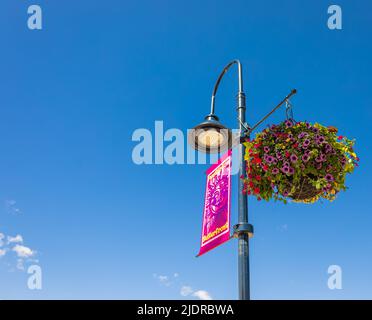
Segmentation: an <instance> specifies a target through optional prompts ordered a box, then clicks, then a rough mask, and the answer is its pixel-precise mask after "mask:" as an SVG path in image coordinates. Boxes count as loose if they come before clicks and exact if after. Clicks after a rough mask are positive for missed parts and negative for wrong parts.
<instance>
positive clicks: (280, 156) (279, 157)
mask: <svg viewBox="0 0 372 320" xmlns="http://www.w3.org/2000/svg"><path fill="white" fill-rule="evenodd" d="M276 158H277V159H278V160H282V159H283V156H282V154H281V153H280V152H277V153H276Z"/></svg>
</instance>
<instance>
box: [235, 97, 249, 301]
mask: <svg viewBox="0 0 372 320" xmlns="http://www.w3.org/2000/svg"><path fill="white" fill-rule="evenodd" d="M237 99H238V108H237V111H238V119H239V121H238V122H239V130H240V136H241V137H243V136H244V132H245V128H244V127H243V124H244V123H245V110H246V106H245V94H244V92H242V91H239V93H238V97H237ZM244 155H245V146H244V144H242V143H240V144H239V157H240V165H239V178H238V225H241V226H247V225H248V201H247V194H244V193H243V189H244V181H243V179H242V177H244V178H246V164H245V161H244ZM238 270H239V299H240V300H250V281H249V280H250V279H249V234H248V232H240V233H239V234H238Z"/></svg>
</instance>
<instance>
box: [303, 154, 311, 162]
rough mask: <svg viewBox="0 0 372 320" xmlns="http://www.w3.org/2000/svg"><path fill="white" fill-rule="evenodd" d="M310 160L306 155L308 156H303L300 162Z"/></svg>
mask: <svg viewBox="0 0 372 320" xmlns="http://www.w3.org/2000/svg"><path fill="white" fill-rule="evenodd" d="M309 160H310V156H309V155H308V154H304V155H303V156H302V161H303V162H305V163H306V162H308V161H309Z"/></svg>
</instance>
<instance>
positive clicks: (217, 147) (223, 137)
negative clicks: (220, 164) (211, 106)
mask: <svg viewBox="0 0 372 320" xmlns="http://www.w3.org/2000/svg"><path fill="white" fill-rule="evenodd" d="M231 136H232V135H231V130H230V129H228V128H226V127H225V126H224V125H223V124H221V123H220V122H219V119H218V117H217V116H216V115H214V114H209V115H207V116H206V117H205V121H203V122H202V123H200V124H198V125H197V126H196V127H194V128H193V129H192V130H191V131H190V132H189V136H188V142H189V144H190V145H191V146H192V147H193V148H194V149H196V150H198V151H200V152H204V153H221V152H224V151H226V150H227V149H229V148H231V140H232V139H231Z"/></svg>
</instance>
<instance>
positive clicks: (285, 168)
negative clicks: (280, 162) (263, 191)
mask: <svg viewBox="0 0 372 320" xmlns="http://www.w3.org/2000/svg"><path fill="white" fill-rule="evenodd" d="M281 170H282V172H284V173H288V172H289V167H287V166H283V167H282V169H281Z"/></svg>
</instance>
